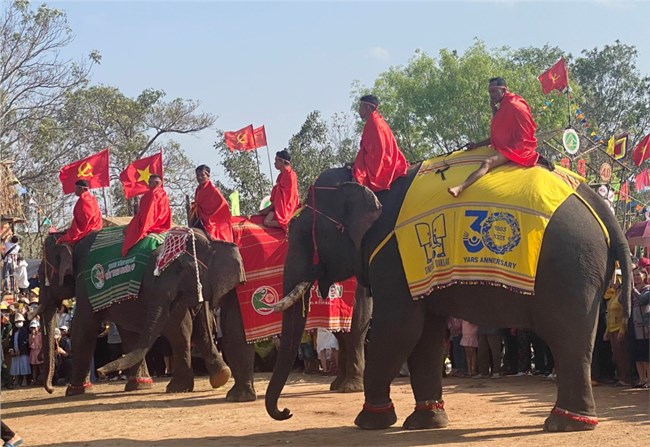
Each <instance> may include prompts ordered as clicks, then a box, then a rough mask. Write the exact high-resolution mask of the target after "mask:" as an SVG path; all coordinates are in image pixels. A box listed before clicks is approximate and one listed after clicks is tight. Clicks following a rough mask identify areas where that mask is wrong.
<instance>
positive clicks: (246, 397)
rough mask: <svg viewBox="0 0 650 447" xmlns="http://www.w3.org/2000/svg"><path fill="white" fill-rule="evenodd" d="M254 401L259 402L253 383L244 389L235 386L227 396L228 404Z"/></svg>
mask: <svg viewBox="0 0 650 447" xmlns="http://www.w3.org/2000/svg"><path fill="white" fill-rule="evenodd" d="M254 400H257V394H256V393H255V387H254V386H253V384H252V383H251V384H250V385H246V386H244V387H242V386H238V385H237V384H235V386H233V387H232V388H230V390H228V393H227V394H226V401H228V402H253V401H254Z"/></svg>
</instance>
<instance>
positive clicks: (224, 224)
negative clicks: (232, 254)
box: [194, 180, 233, 242]
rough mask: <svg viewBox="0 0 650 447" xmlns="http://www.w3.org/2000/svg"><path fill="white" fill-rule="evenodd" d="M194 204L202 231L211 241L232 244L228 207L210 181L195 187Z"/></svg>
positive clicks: (224, 199)
mask: <svg viewBox="0 0 650 447" xmlns="http://www.w3.org/2000/svg"><path fill="white" fill-rule="evenodd" d="M194 204H195V210H196V213H197V215H198V218H199V219H200V220H201V224H202V225H203V229H204V230H205V232H206V233H207V235H208V237H209V238H210V239H212V240H222V241H227V242H232V241H233V237H232V224H231V222H230V207H229V206H228V202H227V201H226V198H225V197H224V196H223V195H222V194H221V192H220V191H219V190H218V189H217V187H216V186H214V185H213V184H212V182H211V181H210V180H208V181H207V182H205V183H204V184H203V185H199V186H197V187H196V192H195V193H194Z"/></svg>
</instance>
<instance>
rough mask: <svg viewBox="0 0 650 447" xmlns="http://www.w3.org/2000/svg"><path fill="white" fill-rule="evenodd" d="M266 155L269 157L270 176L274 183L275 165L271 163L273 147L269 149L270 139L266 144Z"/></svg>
mask: <svg viewBox="0 0 650 447" xmlns="http://www.w3.org/2000/svg"><path fill="white" fill-rule="evenodd" d="M266 157H267V158H268V159H269V176H270V178H271V183H273V170H272V169H271V168H272V166H273V165H272V164H271V149H269V145H268V141H267V144H266Z"/></svg>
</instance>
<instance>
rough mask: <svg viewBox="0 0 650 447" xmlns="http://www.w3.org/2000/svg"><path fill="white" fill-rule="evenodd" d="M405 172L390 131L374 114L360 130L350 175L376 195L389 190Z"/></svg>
mask: <svg viewBox="0 0 650 447" xmlns="http://www.w3.org/2000/svg"><path fill="white" fill-rule="evenodd" d="M407 168H408V163H407V162H406V158H404V154H402V151H400V149H399V147H398V146H397V141H395V136H394V135H393V131H391V130H390V127H388V123H387V122H386V121H385V120H384V118H383V117H382V116H381V115H380V114H379V112H377V110H375V111H373V112H372V114H371V115H370V117H369V118H368V121H367V122H366V125H365V126H364V127H363V133H362V134H361V147H360V149H359V152H358V153H357V158H356V159H355V160H354V167H353V169H352V175H354V178H355V179H357V181H358V182H359V183H360V184H361V185H364V186H367V187H368V188H370V190H372V191H373V192H377V191H382V190H384V189H390V184H391V183H393V181H394V180H395V179H396V178H398V177H401V176H403V175H405V174H406V170H407Z"/></svg>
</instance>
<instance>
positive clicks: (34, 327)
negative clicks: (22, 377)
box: [29, 320, 43, 385]
mask: <svg viewBox="0 0 650 447" xmlns="http://www.w3.org/2000/svg"><path fill="white" fill-rule="evenodd" d="M29 330H30V333H29V363H30V365H31V367H32V383H33V384H35V385H40V384H41V365H42V364H43V357H42V356H41V349H42V347H43V334H41V324H40V323H39V321H38V320H32V321H31V323H29Z"/></svg>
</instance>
